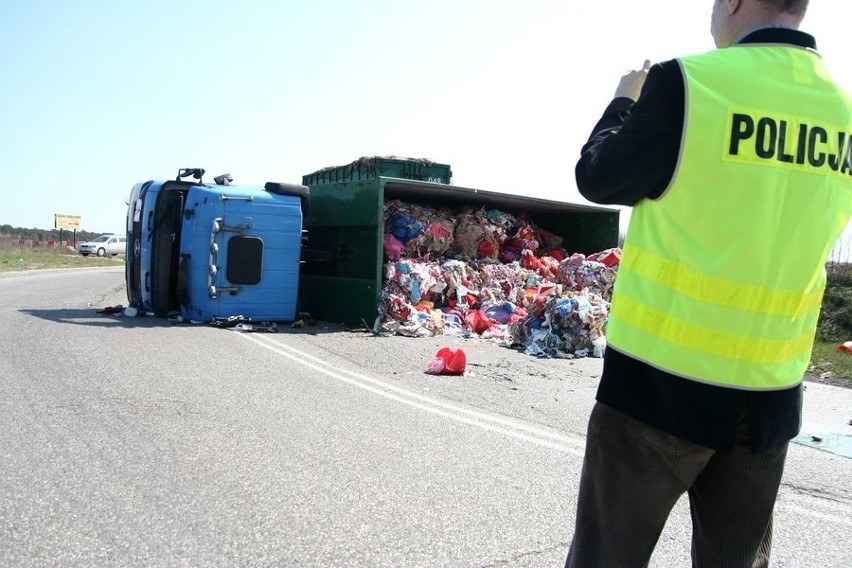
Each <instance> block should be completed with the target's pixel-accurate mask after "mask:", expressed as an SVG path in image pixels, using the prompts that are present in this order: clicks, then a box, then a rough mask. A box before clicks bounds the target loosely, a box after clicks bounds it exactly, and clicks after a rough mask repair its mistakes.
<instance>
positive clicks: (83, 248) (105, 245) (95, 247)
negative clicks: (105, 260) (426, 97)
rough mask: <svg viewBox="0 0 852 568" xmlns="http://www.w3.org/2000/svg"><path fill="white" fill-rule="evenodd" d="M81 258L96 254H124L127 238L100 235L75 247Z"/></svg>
mask: <svg viewBox="0 0 852 568" xmlns="http://www.w3.org/2000/svg"><path fill="white" fill-rule="evenodd" d="M77 250H78V251H79V252H80V254H82V255H83V256H89V255H90V254H96V255H98V256H106V255H108V254H109V255H112V256H115V255H117V254H124V253H125V252H126V251H127V237H125V236H124V235H101V236H100V237H97V238H95V239H92V240H91V241H87V242H85V243H83V244H81V245H80V246H79V247H77Z"/></svg>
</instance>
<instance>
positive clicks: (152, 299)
mask: <svg viewBox="0 0 852 568" xmlns="http://www.w3.org/2000/svg"><path fill="white" fill-rule="evenodd" d="M203 175H204V170H203V169H200V168H185V169H181V170H180V171H179V173H178V176H177V178H176V179H174V180H159V181H158V180H150V181H146V182H142V183H138V184H136V185H134V186H133V188H132V190H131V192H130V200H129V202H128V210H127V253H126V255H125V278H126V284H127V297H128V301H129V304H130V306H132V307H135V308H137V309H138V310H140V311H142V312H148V313H153V314H155V315H159V316H169V315H177V314H180V315H181V316H182V317H183V318H184V319H188V320H193V321H204V322H209V321H213V320H215V319H223V318H231V317H242V318H244V319H246V320H252V321H270V322H271V321H293V320H294V319H296V313H297V303H298V284H299V263H300V257H301V245H302V232H303V231H302V227H303V219H304V215H305V214H306V212H307V207H308V204H309V197H310V191H309V189H308V188H307V187H305V186H301V185H293V184H284V183H274V182H269V183H267V184H265V186H264V187H255V186H243V185H231V183H230V182H231V181H232V178H231V177H230V176H229V175H227V174H226V175H224V176H218V177H216V178H215V183H212V184H209V183H204V182H203V181H202V178H203Z"/></svg>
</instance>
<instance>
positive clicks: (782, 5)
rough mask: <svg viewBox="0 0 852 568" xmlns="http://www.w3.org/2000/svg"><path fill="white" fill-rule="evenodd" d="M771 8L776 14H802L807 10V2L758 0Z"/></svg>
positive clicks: (804, 0) (802, 0)
mask: <svg viewBox="0 0 852 568" xmlns="http://www.w3.org/2000/svg"><path fill="white" fill-rule="evenodd" d="M760 1H761V2H763V3H764V4H767V5H769V6H772V7H773V8H775V10H776V11H777V12H783V13H787V14H804V13H805V12H806V11H807V9H808V1H809V0H760Z"/></svg>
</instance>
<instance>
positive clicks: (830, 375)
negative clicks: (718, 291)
mask: <svg viewBox="0 0 852 568" xmlns="http://www.w3.org/2000/svg"><path fill="white" fill-rule="evenodd" d="M4 248H5V247H2V248H0V272H9V271H19V270H35V269H46V268H83V267H93V266H105V265H106V266H115V265H117V264H121V263H123V262H124V258H123V257H122V256H117V257H106V258H98V257H97V256H88V257H84V256H81V255H79V254H77V253H76V252H75V251H73V250H69V249H64V250H61V251H38V252H35V251H27V250H22V249H8V248H5V250H4ZM828 275H829V278H828V281H829V283H828V288H827V289H826V293H825V300H824V301H823V309H822V315H821V317H820V324H819V328H818V331H817V341H816V343H815V344H814V353H813V357H812V359H811V365H812V373H813V374H815V375H817V376H819V375H823V376H824V377H825V378H826V379H830V380H828V381H827V382H832V383H834V384H838V383H839V384H840V385H841V386H847V387H852V353H841V352H838V351H837V346H838V345H839V344H840V343H842V342H844V341H849V340H852V265H848V264H846V265H840V266H832V267H829V271H828ZM844 380H845V383H843V381H844Z"/></svg>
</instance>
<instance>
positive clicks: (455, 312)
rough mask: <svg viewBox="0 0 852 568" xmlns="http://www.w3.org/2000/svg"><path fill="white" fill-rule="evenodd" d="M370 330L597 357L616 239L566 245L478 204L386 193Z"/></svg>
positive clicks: (529, 224) (526, 223) (616, 253)
mask: <svg viewBox="0 0 852 568" xmlns="http://www.w3.org/2000/svg"><path fill="white" fill-rule="evenodd" d="M384 216H385V219H384V221H385V223H384V226H385V231H386V233H385V235H384V252H385V257H386V262H385V264H384V287H383V289H382V291H381V295H380V299H379V306H378V317H377V318H376V322H375V324H374V329H373V331H374V332H376V333H385V334H400V335H407V336H412V337H418V336H434V335H458V336H463V337H472V336H478V337H481V338H483V339H489V340H493V341H495V342H497V343H499V344H501V345H505V346H507V347H517V348H521V349H523V350H524V351H525V352H526V353H528V354H530V355H537V356H547V357H558V356H574V357H585V356H595V357H600V356H601V355H602V354H603V350H604V348H605V346H606V338H605V327H606V321H607V316H608V315H609V306H610V300H611V298H612V288H613V284H614V282H615V277H616V270H617V267H618V262H619V260H620V257H621V250H620V249H617V248H615V249H608V250H605V251H601V252H598V253H595V254H592V255H589V256H585V255H583V254H580V253H573V254H572V253H569V252H568V251H566V250H565V249H564V248H562V244H563V240H562V238H561V237H559V236H558V235H555V234H554V233H552V232H550V231H548V230H546V229H545V228H541V227H538V226H536V225H535V224H534V223H532V222H531V221H530V220H528V219H526V218H524V217H516V216H514V215H512V214H509V213H506V212H504V211H499V210H496V209H490V210H489V209H486V208H484V207H482V208H479V209H476V208H466V209H458V210H454V209H449V208H435V207H429V206H423V205H416V204H409V203H403V202H401V201H398V200H392V201H388V202H386V203H385V208H384Z"/></svg>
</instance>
